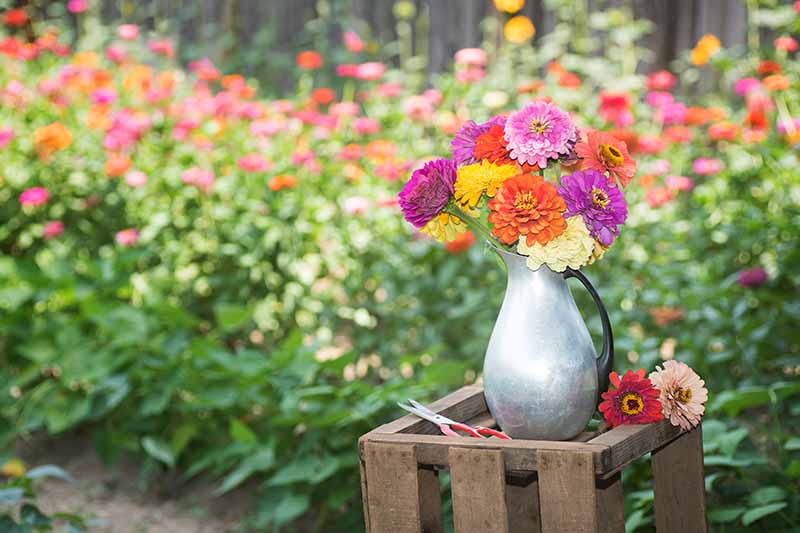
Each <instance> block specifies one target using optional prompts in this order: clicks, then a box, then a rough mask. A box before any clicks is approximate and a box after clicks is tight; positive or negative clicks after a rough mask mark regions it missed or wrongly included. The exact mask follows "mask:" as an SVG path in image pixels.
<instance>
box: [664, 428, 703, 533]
mask: <svg viewBox="0 0 800 533" xmlns="http://www.w3.org/2000/svg"><path fill="white" fill-rule="evenodd" d="M651 462H652V465H653V490H654V492H655V510H656V530H657V531H658V532H659V533H672V532H673V531H680V532H685V533H705V532H706V531H708V525H707V523H706V491H705V484H704V478H703V431H702V428H701V427H700V426H698V427H696V428H695V429H693V430H692V431H690V432H688V433H684V434H683V435H681V436H680V437H678V438H677V439H675V440H674V441H672V442H670V443H669V444H667V445H666V446H664V447H662V448H659V449H657V450H655V451H654V452H653V455H652V457H651Z"/></svg>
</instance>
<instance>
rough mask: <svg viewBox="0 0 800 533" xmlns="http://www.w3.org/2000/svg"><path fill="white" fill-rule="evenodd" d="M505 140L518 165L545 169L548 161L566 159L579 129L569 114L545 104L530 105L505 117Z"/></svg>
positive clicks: (572, 149) (570, 152)
mask: <svg viewBox="0 0 800 533" xmlns="http://www.w3.org/2000/svg"><path fill="white" fill-rule="evenodd" d="M505 139H506V141H507V142H508V150H509V151H510V152H511V158H512V159H516V160H517V162H518V163H519V164H525V163H527V164H529V165H538V166H539V168H544V167H546V166H547V161H548V160H549V159H559V158H561V157H569V156H570V154H572V152H573V151H574V148H575V143H576V142H577V140H578V130H577V129H576V128H575V124H573V123H572V119H570V117H569V115H568V114H567V113H566V112H565V111H564V110H562V109H560V108H559V107H557V106H555V105H553V104H551V103H548V102H542V101H538V102H533V103H531V104H528V105H526V106H525V107H523V108H522V109H521V110H519V111H517V112H516V113H513V114H512V115H511V116H509V117H508V120H507V121H506V126H505Z"/></svg>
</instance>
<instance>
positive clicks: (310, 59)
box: [295, 50, 322, 70]
mask: <svg viewBox="0 0 800 533" xmlns="http://www.w3.org/2000/svg"><path fill="white" fill-rule="evenodd" d="M295 61H296V62H297V66H298V67H300V68H302V69H306V70H315V69H318V68H319V67H321V66H322V56H321V55H319V53H318V52H315V51H314V50H306V51H304V52H300V53H299V54H297V57H296V58H295Z"/></svg>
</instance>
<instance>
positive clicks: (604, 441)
mask: <svg viewBox="0 0 800 533" xmlns="http://www.w3.org/2000/svg"><path fill="white" fill-rule="evenodd" d="M681 434H682V430H681V428H679V427H676V426H673V425H672V424H670V423H669V421H668V420H662V421H660V422H656V423H654V424H644V425H625V426H617V427H615V428H614V429H612V430H610V431H606V432H605V433H601V434H600V435H598V436H597V437H595V438H593V439H592V440H590V441H588V442H587V444H595V445H600V446H603V447H604V448H605V450H604V451H603V452H602V453H601V456H600V459H599V461H600V465H601V468H600V470H599V471H598V474H600V475H601V476H602V477H604V478H607V477H610V476H613V475H614V474H616V473H617V472H619V471H620V470H622V469H623V468H625V467H626V466H628V465H629V464H631V463H632V462H633V461H635V460H636V459H638V458H639V457H641V456H643V455H644V454H646V453H650V452H652V451H653V450H655V449H657V448H660V447H662V446H664V445H666V444H668V443H670V442H672V441H673V440H675V439H676V438H678V437H679V436H680V435H681Z"/></svg>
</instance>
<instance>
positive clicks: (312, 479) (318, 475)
mask: <svg viewBox="0 0 800 533" xmlns="http://www.w3.org/2000/svg"><path fill="white" fill-rule="evenodd" d="M338 468H339V460H338V459H337V458H336V457H334V456H332V455H327V456H325V457H323V458H321V459H319V458H314V459H312V458H309V457H304V458H302V459H297V460H295V461H293V462H291V463H289V464H288V465H286V466H284V467H283V468H281V469H280V470H278V472H277V473H276V474H275V475H274V476H272V478H270V480H269V482H268V484H269V485H271V486H281V485H289V484H291V483H297V482H301V481H306V482H309V483H319V482H320V481H323V480H325V479H327V478H328V477H330V476H331V475H332V474H333V473H335V472H336V470H337V469H338Z"/></svg>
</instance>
